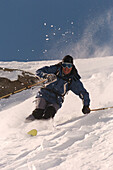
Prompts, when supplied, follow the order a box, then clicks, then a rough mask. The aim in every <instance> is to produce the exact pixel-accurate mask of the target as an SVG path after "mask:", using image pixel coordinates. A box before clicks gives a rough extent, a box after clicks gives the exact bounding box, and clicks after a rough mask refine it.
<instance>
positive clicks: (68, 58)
mask: <svg viewBox="0 0 113 170" xmlns="http://www.w3.org/2000/svg"><path fill="white" fill-rule="evenodd" d="M62 62H64V63H72V64H73V57H71V56H70V55H66V56H65V57H64V58H63V59H62Z"/></svg>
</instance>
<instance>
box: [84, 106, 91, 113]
mask: <svg viewBox="0 0 113 170" xmlns="http://www.w3.org/2000/svg"><path fill="white" fill-rule="evenodd" d="M82 112H83V113H84V114H88V113H90V108H89V106H83V108H82Z"/></svg>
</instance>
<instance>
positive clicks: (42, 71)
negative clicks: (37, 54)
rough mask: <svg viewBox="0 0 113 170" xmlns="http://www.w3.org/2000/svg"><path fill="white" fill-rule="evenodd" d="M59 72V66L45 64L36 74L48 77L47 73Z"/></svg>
mask: <svg viewBox="0 0 113 170" xmlns="http://www.w3.org/2000/svg"><path fill="white" fill-rule="evenodd" d="M56 72H57V66H56V65H52V66H45V67H42V68H40V69H38V70H37V71H36V75H37V76H39V77H40V78H46V76H47V74H55V73H56Z"/></svg>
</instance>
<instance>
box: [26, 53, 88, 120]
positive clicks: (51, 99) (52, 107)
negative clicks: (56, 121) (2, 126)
mask: <svg viewBox="0 0 113 170" xmlns="http://www.w3.org/2000/svg"><path fill="white" fill-rule="evenodd" d="M36 75H37V76H39V77H40V78H43V79H47V82H48V83H47V84H46V85H45V87H42V88H41V89H40V90H39V92H38V94H37V96H36V108H35V110H34V111H33V112H32V114H31V115H29V116H28V117H27V118H26V120H31V121H32V120H35V119H50V118H53V117H54V116H55V114H56V112H57V111H58V109H60V108H61V106H62V103H63V101H64V96H65V95H66V93H67V92H68V91H69V90H71V91H72V92H74V93H75V94H76V95H78V96H79V97H80V98H81V99H82V101H83V108H82V112H83V113H84V114H88V113H90V108H89V105H90V99H89V93H88V92H87V91H86V89H85V88H84V86H83V84H82V82H81V81H80V78H81V77H80V76H79V74H78V72H77V69H76V68H75V66H74V64H73V58H72V56H70V55H66V56H65V57H64V58H63V59H62V62H60V63H58V64H55V65H51V66H50V67H48V66H45V67H43V68H41V69H38V70H37V71H36Z"/></svg>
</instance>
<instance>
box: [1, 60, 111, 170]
mask: <svg viewBox="0 0 113 170" xmlns="http://www.w3.org/2000/svg"><path fill="white" fill-rule="evenodd" d="M58 62H59V61H58ZM55 63H57V61H45V62H44V61H43V62H41V61H40V62H28V63H21V64H20V63H19V62H13V63H10V62H9V63H7V66H8V68H11V67H14V68H19V69H23V67H24V70H27V71H28V70H29V71H30V72H35V70H37V69H38V68H40V67H42V66H44V65H50V64H55ZM74 63H75V65H76V67H77V69H78V71H79V73H80V75H81V77H82V79H81V80H82V82H83V83H84V86H85V88H86V89H87V90H88V92H89V94H90V99H91V106H90V107H91V108H99V107H107V106H112V105H113V97H112V94H113V57H105V58H92V59H82V60H80V59H78V60H75V61H74ZM1 66H2V67H3V66H4V67H5V63H4V62H1V63H0V67H1ZM10 66H11V67H10ZM37 90H38V89H37ZM37 90H35V91H29V90H28V91H23V92H21V93H19V94H17V95H15V97H14V96H12V97H10V98H9V99H3V100H0V105H1V108H4V105H7V110H2V111H1V112H0V120H1V121H0V145H1V154H0V169H1V170H28V169H32V170H48V169H49V170H89V169H92V170H112V168H113V130H112V129H113V109H108V110H104V111H103V110H102V111H97V112H91V113H90V114H89V115H87V116H86V115H83V114H82V112H81V109H82V102H81V100H80V99H79V98H78V97H77V96H75V95H74V94H73V93H72V92H69V94H68V95H66V97H65V102H64V104H63V107H62V108H61V109H60V110H59V111H58V113H57V114H56V116H55V118H54V120H53V121H52V120H49V121H47V122H46V121H35V122H32V123H29V124H26V123H24V120H25V117H26V116H28V115H29V114H30V113H31V112H32V110H33V109H34V108H35V103H34V102H33V101H34V100H35V94H36V92H37ZM34 92H35V93H34ZM29 93H31V97H29V96H27V95H28V94H29ZM25 96H27V98H26V100H25V98H24V97H25ZM14 98H15V99H16V102H17V103H18V101H19V103H18V104H15V102H14ZM20 101H21V102H20ZM11 103H12V105H11ZM8 106H9V108H8ZM5 109H6V108H5ZM33 128H36V129H37V131H38V134H37V136H36V137H33V138H32V137H30V136H28V135H27V132H28V131H29V130H31V129H33Z"/></svg>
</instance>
